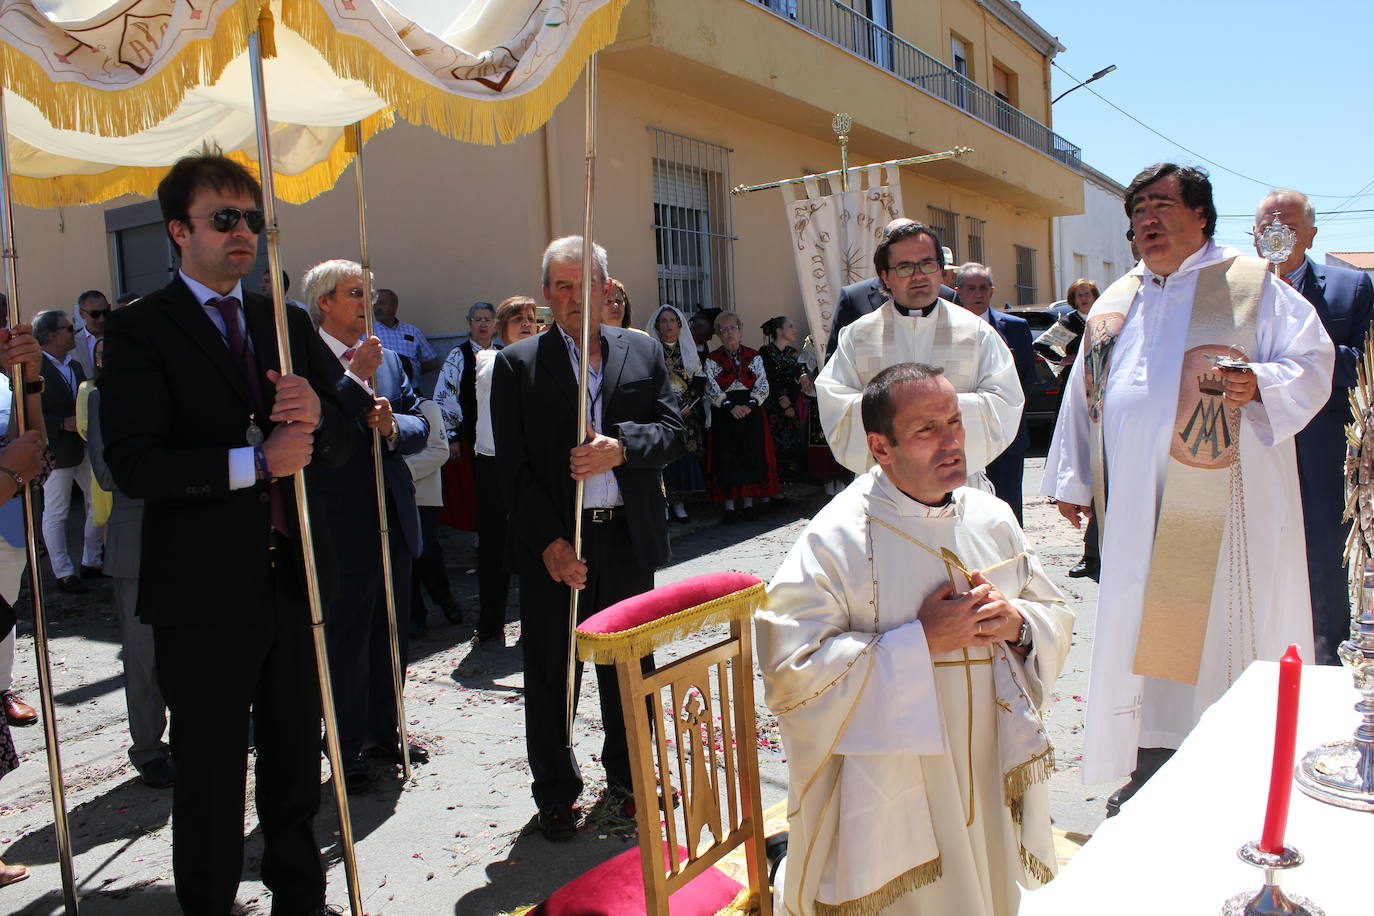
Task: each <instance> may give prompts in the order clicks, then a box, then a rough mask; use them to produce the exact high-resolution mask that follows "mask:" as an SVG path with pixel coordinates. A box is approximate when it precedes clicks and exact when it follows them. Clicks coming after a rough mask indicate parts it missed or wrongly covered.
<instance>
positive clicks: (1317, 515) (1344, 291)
mask: <svg viewBox="0 0 1374 916" xmlns="http://www.w3.org/2000/svg"><path fill="white" fill-rule="evenodd" d="M1276 213H1277V215H1278V219H1279V222H1281V223H1283V224H1284V225H1285V226H1287V227H1288V228H1290V229H1292V230H1293V231H1294V232H1295V233H1297V236H1298V241H1297V244H1296V245H1294V246H1293V252H1292V254H1291V255H1289V257H1288V260H1287V261H1284V262H1283V264H1281V265H1279V273H1280V274H1282V275H1283V278H1284V280H1286V281H1287V282H1288V284H1289V285H1290V286H1292V287H1293V288H1294V289H1296V290H1297V291H1298V292H1300V293H1302V295H1303V298H1305V299H1306V300H1307V301H1308V302H1310V303H1312V307H1313V308H1315V309H1316V310H1317V314H1318V315H1319V316H1321V320H1322V326H1323V327H1325V328H1326V333H1327V334H1328V335H1330V337H1331V342H1332V343H1333V344H1334V345H1335V347H1336V371H1335V374H1334V376H1333V377H1332V380H1331V397H1330V399H1329V400H1328V401H1327V402H1326V406H1325V407H1323V408H1322V410H1321V412H1320V413H1318V414H1317V415H1316V416H1315V417H1313V418H1312V422H1311V423H1308V424H1307V428H1306V429H1304V430H1303V431H1302V432H1300V433H1298V435H1297V453H1298V487H1299V489H1300V491H1301V493H1302V514H1303V521H1304V526H1305V528H1306V534H1307V578H1308V587H1309V588H1310V590H1311V593H1312V630H1313V636H1314V637H1315V642H1316V645H1315V646H1314V652H1313V654H1314V657H1315V660H1316V662H1317V664H1319V665H1339V664H1340V659H1339V658H1338V657H1337V656H1336V647H1337V646H1339V645H1340V644H1341V642H1342V640H1345V639H1347V638H1348V637H1349V636H1350V591H1349V587H1348V586H1347V579H1346V571H1345V567H1344V566H1343V565H1342V563H1341V553H1342V551H1343V550H1344V548H1345V539H1346V535H1347V533H1348V532H1349V530H1350V526H1349V523H1346V522H1342V521H1341V515H1342V514H1343V512H1344V510H1345V427H1346V424H1348V423H1349V422H1350V421H1351V419H1352V418H1351V414H1350V389H1351V388H1352V387H1354V385H1355V366H1356V365H1357V364H1358V362H1359V361H1360V359H1361V358H1362V357H1363V355H1364V338H1365V334H1366V333H1367V332H1368V330H1369V322H1370V317H1371V308H1374V305H1371V300H1374V288H1371V284H1370V281H1369V277H1368V275H1366V274H1364V273H1362V272H1360V271H1358V270H1350V269H1348V268H1344V267H1330V266H1327V265H1322V264H1317V263H1315V262H1314V261H1313V260H1312V259H1311V258H1309V257H1307V250H1308V249H1309V248H1310V247H1311V246H1312V239H1313V237H1315V236H1316V234H1317V227H1316V212H1315V211H1314V209H1313V207H1312V203H1311V201H1309V200H1308V199H1307V196H1306V195H1304V194H1302V193H1300V192H1298V191H1293V190H1289V189H1286V188H1281V189H1277V190H1273V191H1270V192H1269V193H1268V194H1267V195H1266V196H1265V198H1264V200H1262V201H1260V204H1259V207H1257V208H1256V210H1255V233H1256V235H1257V236H1258V234H1259V233H1260V232H1261V231H1262V230H1263V228H1264V226H1266V225H1268V224H1269V223H1270V222H1271V221H1272V220H1273V218H1274V215H1275V214H1276Z"/></svg>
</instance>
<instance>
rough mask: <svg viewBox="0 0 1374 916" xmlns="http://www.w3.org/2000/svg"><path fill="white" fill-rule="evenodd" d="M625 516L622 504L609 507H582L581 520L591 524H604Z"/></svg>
mask: <svg viewBox="0 0 1374 916" xmlns="http://www.w3.org/2000/svg"><path fill="white" fill-rule="evenodd" d="M624 517H625V507H624V506H611V507H610V508H609V509H583V510H582V520H583V521H584V522H591V523H592V524H593V525H604V524H606V523H607V522H613V521H615V520H617V519H621V518H624Z"/></svg>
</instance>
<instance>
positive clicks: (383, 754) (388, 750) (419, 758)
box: [363, 744, 429, 766]
mask: <svg viewBox="0 0 1374 916" xmlns="http://www.w3.org/2000/svg"><path fill="white" fill-rule="evenodd" d="M409 748H410V762H411V765H416V764H421V763H429V749H428V748H423V747H421V746H420V745H418V744H411V745H409ZM363 754H365V755H366V756H368V757H373V758H376V759H378V760H386V761H390V762H391V763H394V764H396V765H397V766H400V764H401V749H400V748H399V747H382V746H381V745H380V744H377V745H374V746H372V747H370V748H368V749H367V750H365V751H363Z"/></svg>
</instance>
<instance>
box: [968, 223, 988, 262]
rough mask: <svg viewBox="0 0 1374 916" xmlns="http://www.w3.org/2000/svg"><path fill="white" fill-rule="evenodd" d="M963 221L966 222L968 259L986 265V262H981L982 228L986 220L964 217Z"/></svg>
mask: <svg viewBox="0 0 1374 916" xmlns="http://www.w3.org/2000/svg"><path fill="white" fill-rule="evenodd" d="M964 219H966V220H968V259H969V260H970V261H977V262H978V263H979V264H986V263H987V261H985V260H983V226H984V225H986V224H987V220H982V219H979V218H978V217H976V216H966V217H964Z"/></svg>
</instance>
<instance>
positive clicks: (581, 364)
mask: <svg viewBox="0 0 1374 916" xmlns="http://www.w3.org/2000/svg"><path fill="white" fill-rule="evenodd" d="M596 58H597V54H596V53H593V54H592V56H591V57H589V58H587V100H586V117H585V122H586V135H587V184H586V189H585V191H586V197H585V199H584V201H583V211H582V333H581V336H580V337H579V343H578V346H579V347H580V350H579V352H580V354H581V358H580V359H578V361H577V364H578V372H577V440H578V441H579V442H581V441H584V440H585V438H586V436H585V432H584V431H585V430H586V428H587V371H588V368H589V366H590V363H591V360H590V359H589V358H588V356H587V353H588V350H587V348H588V347H589V346H590V345H591V343H590V340H591V336H592V302H593V300H594V299H596V298H597V297H596V296H595V295H594V291H593V290H592V269H593V260H592V194H593V191H594V189H595V185H596ZM603 279H605V278H603ZM604 304H605V303H604V302H602V301H599V300H598V301H597V302H596V308H597V310H598V311H600V309H601V308H602V306H603V305H604ZM585 484H586V482H585V481H582V480H579V481H577V482H576V485H575V486H574V487H573V541H572V549H573V553H574V554H575V555H576V556H577V558H578V559H579V560H580V559H582V499H583V495H584V493H585V491H586V485H585ZM580 593H581V589H576V588H570V589H568V686H567V702H568V718H567V723H568V731H567V736H568V747H572V746H573V720H574V719H576V717H577V598H578V595H579V594H580Z"/></svg>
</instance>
